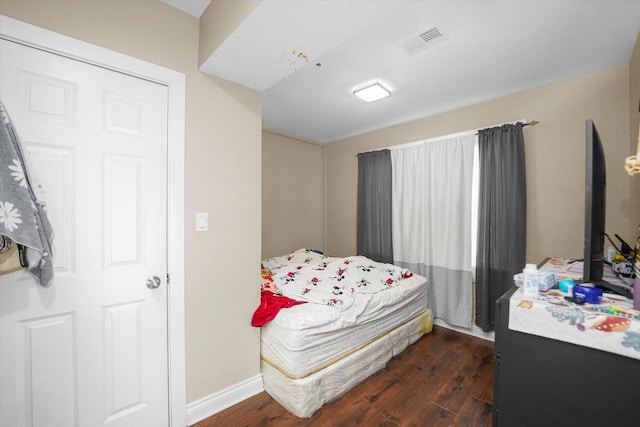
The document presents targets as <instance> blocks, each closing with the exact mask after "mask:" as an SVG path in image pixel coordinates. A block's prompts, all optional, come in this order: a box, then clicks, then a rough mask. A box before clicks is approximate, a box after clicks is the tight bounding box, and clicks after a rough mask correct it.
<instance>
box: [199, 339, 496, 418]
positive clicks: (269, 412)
mask: <svg viewBox="0 0 640 427" xmlns="http://www.w3.org/2000/svg"><path fill="white" fill-rule="evenodd" d="M492 401H493V343H491V342H489V341H485V340H482V339H480V338H474V337H471V336H468V335H465V334H460V333H458V332H454V331H451V330H449V329H445V328H441V327H435V328H434V330H433V332H431V333H430V334H428V335H426V336H424V337H422V338H421V339H420V340H418V342H416V343H415V344H413V345H412V346H410V347H409V348H407V349H406V350H405V351H404V352H403V353H402V354H400V355H398V356H397V357H395V358H393V359H392V360H391V361H390V362H389V363H388V364H387V366H386V367H385V369H383V370H381V371H380V372H378V373H376V374H374V375H373V376H371V377H369V378H368V379H367V380H365V381H364V382H362V383H361V384H360V385H358V386H356V387H355V388H354V389H352V390H351V391H349V392H348V393H346V394H345V395H343V396H342V397H340V398H338V399H337V400H334V401H333V402H330V403H328V404H326V405H324V406H323V407H322V408H320V409H319V410H318V411H317V412H316V413H315V414H314V415H313V416H312V417H311V418H308V419H301V418H297V417H296V416H294V415H291V414H289V413H288V412H287V411H285V410H284V409H283V408H282V406H280V405H279V404H278V403H277V402H276V401H275V400H273V399H272V398H271V397H270V396H269V395H268V394H267V393H265V392H262V393H260V394H258V395H256V396H254V397H252V398H250V399H248V400H245V401H244V402H241V403H239V404H237V405H235V406H233V407H231V408H229V409H227V410H225V411H223V412H220V413H218V414H215V415H213V416H212V417H210V418H207V419H206V420H203V421H201V422H199V423H197V424H195V427H213V426H216V427H218V426H234V427H236V426H278V427H280V426H332V427H333V426H367V427H369V426H388V427H397V426H402V427H404V426H420V427H427V426H428V427H431V426H447V427H450V426H465V427H466V426H490V425H491V422H492V412H491V411H492Z"/></svg>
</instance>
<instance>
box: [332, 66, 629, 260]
mask: <svg viewBox="0 0 640 427" xmlns="http://www.w3.org/2000/svg"><path fill="white" fill-rule="evenodd" d="M628 69H629V67H628V66H626V65H624V66H620V67H617V68H613V69H609V70H606V71H603V72H600V73H596V74H592V75H588V76H583V77H579V78H574V79H571V80H566V81H562V82H559V83H556V84H551V85H548V86H544V87H540V88H536V89H532V90H528V91H524V92H521V93H517V94H514V95H511V96H506V97H503V98H499V99H496V100H493V101H489V102H485V103H482V104H478V105H474V106H471V107H467V108H462V109H459V110H456V111H452V112H449V113H445V114H441V115H438V116H434V117H429V118H425V119H421V120H416V121H413V122H409V123H406V124H402V125H398V126H393V127H389V128H386V129H382V130H379V131H375V132H370V133H367V134H364V135H359V136H355V137H352V138H348V139H345V140H341V141H336V142H333V143H330V144H328V145H327V146H326V148H325V157H326V158H325V162H326V171H325V175H326V182H327V187H326V194H327V198H326V209H327V214H326V218H325V221H326V230H327V236H326V239H325V249H326V250H327V252H330V253H332V254H336V255H348V254H352V253H355V250H356V190H357V160H356V159H355V157H354V156H355V154H356V153H358V152H360V151H366V150H371V149H376V148H382V147H387V146H392V145H396V144H401V143H406V142H411V141H417V140H421V139H426V138H432V137H437V136H441V135H447V134H452V133H457V132H462V131H465V130H470V129H477V128H484V127H488V126H492V125H496V124H501V123H505V122H511V121H515V120H518V119H527V120H537V121H539V122H540V124H539V125H537V126H535V127H526V128H525V131H524V132H525V145H526V169H527V170H526V175H527V199H528V204H527V242H526V258H527V262H538V261H540V260H541V259H543V258H544V257H545V256H565V257H576V258H581V257H582V251H583V233H584V191H585V189H584V181H585V120H586V119H593V120H594V122H595V124H596V126H597V128H598V131H599V133H600V136H601V138H602V141H603V144H604V147H605V148H604V149H605V155H606V158H607V172H608V176H607V179H608V186H607V230H608V232H609V233H618V234H621V235H622V233H624V235H625V236H626V234H627V233H628V230H629V217H630V202H629V198H630V184H629V179H628V178H627V177H626V176H625V175H626V174H625V172H624V170H623V168H622V167H621V165H622V163H621V159H624V158H625V157H626V156H628V153H627V152H628V151H629V144H628V141H629V76H628Z"/></svg>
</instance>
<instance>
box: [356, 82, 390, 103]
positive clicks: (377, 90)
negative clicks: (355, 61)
mask: <svg viewBox="0 0 640 427" xmlns="http://www.w3.org/2000/svg"><path fill="white" fill-rule="evenodd" d="M353 94H354V95H355V96H357V97H358V98H360V99H362V100H364V101H366V102H373V101H377V100H379V99H382V98H386V97H387V96H389V95H391V92H390V91H389V90H388V89H386V88H385V87H384V86H382V85H381V84H380V83H378V82H374V83H370V84H367V85H366V86H363V87H361V88H359V89H356V90H354V91H353Z"/></svg>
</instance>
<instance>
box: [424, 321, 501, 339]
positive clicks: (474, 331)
mask: <svg viewBox="0 0 640 427" xmlns="http://www.w3.org/2000/svg"><path fill="white" fill-rule="evenodd" d="M433 324H434V325H437V326H442V327H443V328H447V329H451V330H453V331H456V332H461V333H463V334H467V335H472V336H474V337H477V338H482V339H483V340H487V341H492V342H494V341H495V332H494V331H489V332H485V331H483V330H482V328H480V327H478V326H477V325H471V329H467V328H459V327H457V326H453V325H450V324H448V323H447V322H445V321H444V320H442V319H434V321H433Z"/></svg>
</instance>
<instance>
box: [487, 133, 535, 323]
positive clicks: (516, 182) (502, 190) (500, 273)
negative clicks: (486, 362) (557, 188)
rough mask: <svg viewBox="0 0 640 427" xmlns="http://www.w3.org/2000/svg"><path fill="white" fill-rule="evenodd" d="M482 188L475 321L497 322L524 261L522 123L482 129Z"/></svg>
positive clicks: (524, 212)
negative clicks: (502, 301)
mask: <svg viewBox="0 0 640 427" xmlns="http://www.w3.org/2000/svg"><path fill="white" fill-rule="evenodd" d="M478 148H479V155H480V189H479V201H478V205H479V206H478V247H477V260H476V325H478V326H479V327H481V328H482V329H483V330H484V331H490V330H492V329H493V328H494V326H495V310H496V300H497V299H498V298H499V297H500V296H501V295H502V294H504V293H505V292H506V291H507V290H509V289H510V288H511V287H512V286H513V275H514V274H516V273H518V272H520V271H522V268H523V267H524V264H525V246H526V245H525V243H526V235H525V232H526V205H527V195H526V178H525V157H524V136H523V133H522V123H517V124H515V125H503V126H500V127H495V128H491V129H484V130H481V131H480V132H479V133H478Z"/></svg>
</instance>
